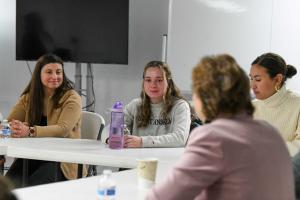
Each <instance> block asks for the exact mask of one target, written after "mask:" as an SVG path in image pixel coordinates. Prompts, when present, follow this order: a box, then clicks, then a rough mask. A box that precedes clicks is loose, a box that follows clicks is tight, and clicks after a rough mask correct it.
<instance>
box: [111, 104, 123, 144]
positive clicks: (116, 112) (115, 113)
mask: <svg viewBox="0 0 300 200" xmlns="http://www.w3.org/2000/svg"><path fill="white" fill-rule="evenodd" d="M123 144H124V112H123V104H122V102H120V101H117V102H116V103H115V104H114V106H113V108H112V110H111V120H110V129H109V140H108V146H109V148H111V149H121V148H123Z"/></svg>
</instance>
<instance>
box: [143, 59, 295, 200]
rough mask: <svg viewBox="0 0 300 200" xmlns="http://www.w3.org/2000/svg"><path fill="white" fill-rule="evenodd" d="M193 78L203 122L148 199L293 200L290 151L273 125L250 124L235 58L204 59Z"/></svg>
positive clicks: (247, 101) (246, 97)
mask: <svg viewBox="0 0 300 200" xmlns="http://www.w3.org/2000/svg"><path fill="white" fill-rule="evenodd" d="M192 75H193V76H192V78H193V93H194V94H193V100H194V105H195V110H196V113H197V114H198V116H199V117H200V119H201V120H202V121H204V122H206V123H205V124H204V125H202V126H200V127H198V128H196V129H194V130H193V131H192V133H191V135H190V138H189V140H188V144H187V146H186V147H185V151H184V153H183V155H182V156H181V158H180V160H179V161H178V163H177V164H176V165H175V167H174V168H173V169H172V170H171V171H170V172H169V173H168V175H167V177H166V178H165V179H164V180H162V181H161V182H160V183H158V184H157V185H156V186H154V187H153V188H152V189H151V190H150V191H149V193H148V196H147V199H148V200H153V199H164V200H169V199H170V200H171V199H172V200H177V199H178V200H182V199H197V200H205V199H209V200H283V199H284V200H294V199H295V196H294V185H293V174H292V164H291V159H290V156H289V153H288V150H287V148H286V146H285V144H284V141H283V139H282V138H281V136H280V135H279V133H278V131H277V130H276V129H275V128H274V127H273V126H271V125H270V124H268V123H267V122H265V121H260V120H254V119H253V117H252V113H253V111H254V107H253V105H252V104H251V98H250V93H249V91H250V83H249V79H248V77H247V75H246V73H245V72H244V71H243V70H242V68H240V67H239V65H238V64H237V63H236V61H235V59H234V58H233V57H231V56H230V55H226V54H223V55H217V56H209V57H204V58H203V59H202V60H201V61H200V63H199V64H198V65H197V66H196V67H195V68H194V69H193V74H192Z"/></svg>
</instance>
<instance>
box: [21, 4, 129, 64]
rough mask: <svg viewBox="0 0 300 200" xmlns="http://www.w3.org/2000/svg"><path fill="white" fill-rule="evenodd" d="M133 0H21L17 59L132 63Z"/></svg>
mask: <svg viewBox="0 0 300 200" xmlns="http://www.w3.org/2000/svg"><path fill="white" fill-rule="evenodd" d="M128 27H129V0H17V2H16V59H17V60H36V59H37V58H39V57H40V56H41V55H43V54H45V53H55V54H57V55H59V56H60V57H62V58H63V60H64V61H70V62H77V63H114V64H128V31H129V30H128Z"/></svg>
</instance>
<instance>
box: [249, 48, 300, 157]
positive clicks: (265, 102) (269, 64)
mask: <svg viewBox="0 0 300 200" xmlns="http://www.w3.org/2000/svg"><path fill="white" fill-rule="evenodd" d="M296 73H297V70H296V69H295V67H293V66H291V65H287V64H286V63H285V61H284V59H283V58H282V57H281V56H279V55H277V54H274V53H265V54H262V55H261V56H259V57H257V58H256V59H255V60H254V61H253V62H252V67H251V70H250V79H251V88H252V90H253V93H254V94H255V97H256V99H255V100H254V101H253V104H254V106H255V112H254V118H256V119H262V120H266V121H267V122H269V123H270V124H272V125H273V126H275V127H276V128H277V129H278V130H279V132H280V133H281V136H282V137H283V139H284V140H285V142H286V144H287V147H288V149H289V152H290V155H291V156H294V155H295V154H296V153H297V152H298V151H299V149H300V135H299V134H300V96H299V95H297V94H295V93H294V92H292V91H290V90H287V89H286V86H285V82H286V80H287V78H291V77H293V76H294V75H295V74H296Z"/></svg>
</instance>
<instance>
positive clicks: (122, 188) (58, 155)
mask: <svg viewBox="0 0 300 200" xmlns="http://www.w3.org/2000/svg"><path fill="white" fill-rule="evenodd" d="M183 150H184V149H183V148H136V149H121V150H112V149H109V148H108V147H107V145H105V144H103V143H101V142H99V141H95V140H85V139H65V138H8V139H1V140H0V152H1V153H2V154H4V155H7V156H10V157H17V158H26V159H37V160H48V161H56V162H71V163H81V164H92V165H103V166H110V167H123V168H135V167H136V166H137V161H136V159H139V158H147V157H155V158H157V159H158V162H159V165H158V174H157V180H158V181H159V180H161V179H162V178H164V177H165V175H166V173H167V171H169V169H170V168H171V167H172V166H173V165H174V163H175V162H176V161H177V160H178V159H179V157H180V156H181V154H182V153H183ZM113 178H114V179H115V180H116V182H117V199H131V200H134V199H143V197H144V196H145V193H146V191H145V190H142V189H139V188H138V187H137V175H136V170H135V169H132V170H127V171H123V172H118V173H114V174H113ZM98 180H99V177H98V176H97V177H91V178H82V179H78V180H73V181H65V182H60V183H52V184H45V185H40V186H34V187H27V188H23V189H17V190H15V191H14V192H15V193H16V194H17V196H18V198H19V199H20V200H27V199H28V200H29V199H30V200H34V199H49V200H50V199H51V200H52V199H63V200H66V199H72V200H76V199H96V188H97V182H98Z"/></svg>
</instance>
